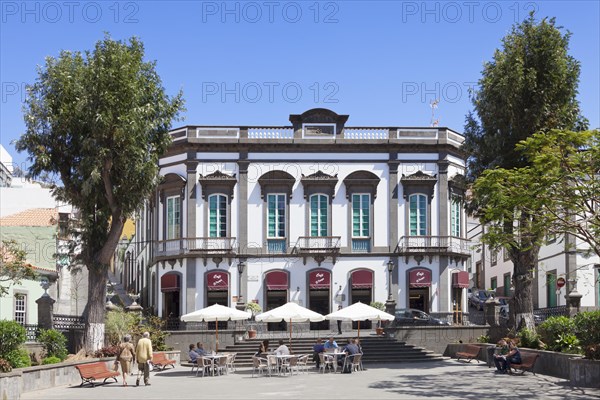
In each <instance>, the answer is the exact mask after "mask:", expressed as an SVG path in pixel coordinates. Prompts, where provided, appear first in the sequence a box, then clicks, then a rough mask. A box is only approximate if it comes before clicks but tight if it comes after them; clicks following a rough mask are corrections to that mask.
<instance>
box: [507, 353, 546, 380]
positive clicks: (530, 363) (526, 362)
mask: <svg viewBox="0 0 600 400" xmlns="http://www.w3.org/2000/svg"><path fill="white" fill-rule="evenodd" d="M539 356H540V355H539V354H535V353H526V352H523V351H522V352H521V364H513V363H511V364H510V367H511V368H512V369H513V370H514V373H517V372H518V373H519V375H523V374H524V373H525V371H529V372H531V373H532V374H533V375H535V372H534V371H533V367H535V362H536V360H537V359H538V357H539Z"/></svg>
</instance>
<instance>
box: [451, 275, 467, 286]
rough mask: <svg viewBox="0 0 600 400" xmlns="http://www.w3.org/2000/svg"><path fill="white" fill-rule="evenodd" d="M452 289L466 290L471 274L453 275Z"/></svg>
mask: <svg viewBox="0 0 600 400" xmlns="http://www.w3.org/2000/svg"><path fill="white" fill-rule="evenodd" d="M452 287H455V288H461V289H465V288H468V287H469V273H468V272H467V271H458V272H455V273H453V274H452Z"/></svg>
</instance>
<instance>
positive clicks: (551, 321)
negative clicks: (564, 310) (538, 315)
mask: <svg viewBox="0 0 600 400" xmlns="http://www.w3.org/2000/svg"><path fill="white" fill-rule="evenodd" d="M538 332H539V333H540V336H541V337H542V340H543V342H544V343H546V345H547V346H548V350H553V351H561V346H560V345H559V341H560V340H559V337H560V336H561V335H562V336H564V335H572V334H574V332H575V322H574V320H573V319H571V318H569V317H565V316H559V317H550V318H548V319H546V320H545V321H544V322H542V323H541V324H540V326H538Z"/></svg>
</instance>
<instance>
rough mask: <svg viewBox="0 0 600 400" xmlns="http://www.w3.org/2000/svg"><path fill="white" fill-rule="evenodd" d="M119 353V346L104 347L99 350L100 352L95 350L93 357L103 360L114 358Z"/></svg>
mask: <svg viewBox="0 0 600 400" xmlns="http://www.w3.org/2000/svg"><path fill="white" fill-rule="evenodd" d="M118 352H119V346H117V345H113V346H106V347H103V348H101V349H100V350H96V352H95V353H94V357H97V358H103V357H116V356H117V353H118Z"/></svg>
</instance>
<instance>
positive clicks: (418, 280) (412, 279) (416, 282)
mask: <svg viewBox="0 0 600 400" xmlns="http://www.w3.org/2000/svg"><path fill="white" fill-rule="evenodd" d="M408 282H409V285H410V287H412V288H420V287H430V286H431V271H430V270H428V269H425V268H417V269H413V270H412V271H410V272H409V273H408Z"/></svg>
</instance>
